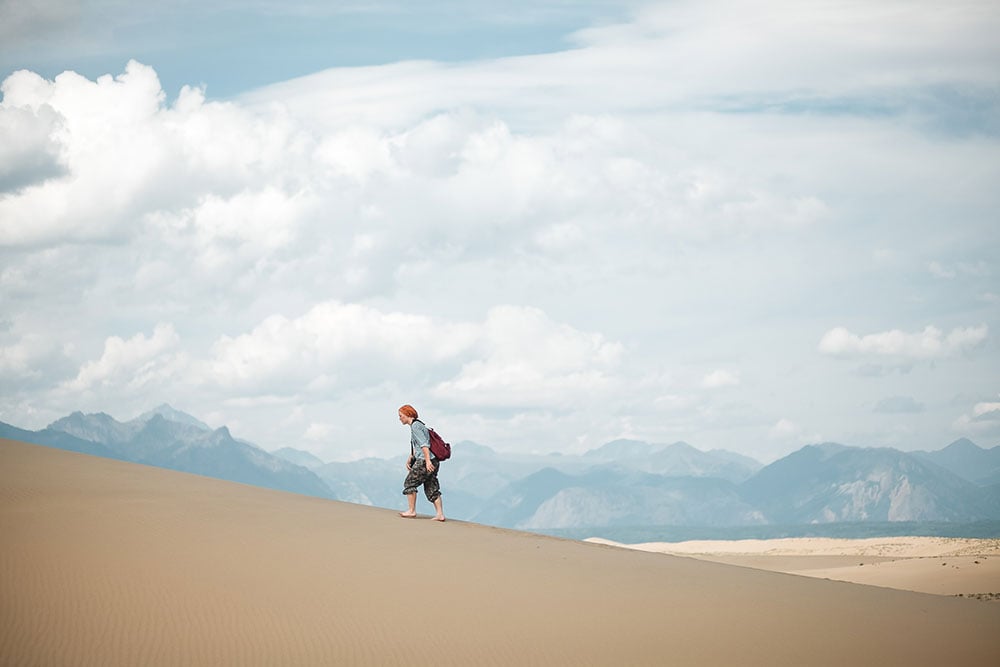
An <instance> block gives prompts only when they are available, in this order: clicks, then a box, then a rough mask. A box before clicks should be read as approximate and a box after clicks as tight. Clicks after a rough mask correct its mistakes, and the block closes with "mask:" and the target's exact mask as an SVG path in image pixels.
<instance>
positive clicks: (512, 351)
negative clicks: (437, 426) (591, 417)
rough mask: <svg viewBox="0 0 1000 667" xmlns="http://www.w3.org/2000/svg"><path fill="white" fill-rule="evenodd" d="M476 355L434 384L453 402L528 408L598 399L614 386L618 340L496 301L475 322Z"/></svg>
mask: <svg viewBox="0 0 1000 667" xmlns="http://www.w3.org/2000/svg"><path fill="white" fill-rule="evenodd" d="M480 331H481V333H480V340H479V342H478V349H479V355H480V356H479V358H476V359H474V360H472V361H470V362H468V363H466V364H465V365H463V367H462V369H461V371H460V372H459V373H458V375H457V376H456V377H454V378H453V379H450V380H446V381H444V382H442V383H440V384H439V385H438V386H437V387H436V388H435V390H434V393H435V395H436V396H438V397H439V398H441V399H442V400H447V401H449V402H452V403H456V404H459V405H471V406H489V405H494V406H506V407H521V408H528V409H537V408H546V407H563V408H565V407H569V406H571V405H572V404H573V403H575V402H578V401H584V402H591V401H594V400H600V398H601V397H603V396H605V395H606V394H607V392H608V391H609V390H610V389H611V388H612V387H614V386H615V385H616V378H615V377H614V373H615V371H616V367H617V364H618V363H619V360H620V358H621V356H622V351H623V350H622V346H621V345H620V344H619V343H615V342H612V341H608V340H605V338H604V337H603V336H601V335H600V334H594V333H586V332H582V331H578V330H576V329H574V328H572V327H570V326H567V325H565V324H558V323H556V322H553V321H552V320H550V319H549V318H548V317H547V316H546V315H545V314H544V313H543V312H542V311H540V310H538V309H535V308H523V307H513V306H500V307H496V308H493V309H491V310H490V312H489V314H488V316H487V318H486V321H485V322H484V323H483V325H482V327H481V330H480Z"/></svg>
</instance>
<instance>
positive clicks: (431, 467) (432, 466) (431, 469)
mask: <svg viewBox="0 0 1000 667" xmlns="http://www.w3.org/2000/svg"><path fill="white" fill-rule="evenodd" d="M427 472H434V464H433V463H431V462H430V461H428V462H427Z"/></svg>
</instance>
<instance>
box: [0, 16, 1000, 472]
mask: <svg viewBox="0 0 1000 667" xmlns="http://www.w3.org/2000/svg"><path fill="white" fill-rule="evenodd" d="M939 4H940V3H933V2H884V1H880V2H873V3H857V2H838V1H831V2H822V3H809V4H803V3H796V2H785V1H778V0H774V1H771V2H763V3H758V4H755V5H753V6H749V5H747V3H737V2H726V1H713V2H663V3H634V4H621V3H610V2H593V3H562V2H560V3H555V2H550V3H546V2H541V3H526V2H525V3H506V4H503V5H497V4H495V3H473V4H471V5H470V4H468V3H465V4H458V3H429V4H428V3H423V4H421V5H420V7H419V10H418V9H414V7H416V5H415V4H414V3H392V2H389V3H332V4H329V3H311V2H301V3H290V4H278V3H269V2H258V3H187V2H176V3H165V4H161V5H158V6H157V8H155V9H150V8H148V7H142V6H139V7H135V6H133V5H132V4H130V3H124V2H92V3H88V2H58V1H53V2H39V3H32V4H31V5H30V6H27V7H24V6H22V5H21V4H15V3H3V4H0V25H2V26H4V27H3V28H0V44H2V45H3V46H2V47H0V78H2V79H3V84H2V93H3V101H2V102H0V137H2V141H0V165H2V166H0V259H2V268H0V311H2V313H3V315H2V317H0V377H3V384H4V386H3V391H2V393H0V420H3V421H6V422H8V423H13V424H16V425H19V426H24V427H29V428H40V427H42V426H44V425H45V424H47V423H49V422H50V421H52V420H54V419H56V418H58V417H60V416H62V415H64V414H66V413H67V412H70V411H73V410H77V409H80V410H84V411H98V410H102V411H106V412H109V413H111V414H112V415H113V416H115V417H117V418H119V419H128V418H130V417H132V416H135V415H137V414H139V413H141V412H143V411H145V410H147V409H149V408H150V407H152V406H154V405H157V404H159V403H162V402H169V403H171V404H173V405H174V406H175V407H177V408H179V409H183V410H186V411H188V412H191V413H192V414H195V415H196V416H198V417H199V418H201V419H203V420H204V421H206V422H208V423H209V424H212V425H215V426H221V425H223V424H226V425H228V426H230V428H231V429H232V430H233V432H234V433H235V434H237V435H238V436H240V437H243V438H246V439H249V440H252V441H255V442H257V443H258V444H260V445H262V446H264V447H265V448H269V449H270V448H277V447H281V446H295V447H299V448H302V449H308V450H310V451H312V452H314V453H316V454H317V455H319V456H320V457H322V458H324V459H327V460H333V459H343V458H354V457H357V456H360V455H380V456H382V455H388V454H392V453H395V452H397V451H398V449H399V446H400V440H401V435H400V434H401V431H400V429H399V425H398V422H397V421H396V420H395V409H396V407H397V406H398V405H399V404H401V403H404V402H407V403H413V404H414V405H416V406H417V407H418V409H420V410H421V411H422V413H423V416H425V417H426V418H427V421H428V422H429V423H431V424H432V425H434V426H436V427H437V428H438V430H440V431H442V432H445V433H447V434H448V435H449V437H450V438H451V439H452V440H461V439H470V440H475V441H477V442H480V443H483V444H487V445H490V446H493V447H495V448H497V449H498V450H501V451H538V452H549V451H565V452H579V451H585V450H586V449H589V448H592V447H596V446H599V445H600V444H603V443H604V442H607V441H609V440H611V439H614V438H618V437H630V438H636V439H642V440H646V441H650V442H661V443H669V442H674V441H677V440H684V441H686V442H689V443H691V444H693V445H695V446H696V447H700V448H703V449H710V448H717V447H721V448H726V449H730V450H734V451H738V452H742V453H745V454H748V455H751V456H755V457H757V458H759V459H761V460H764V461H767V460H771V459H773V458H776V457H778V456H781V455H784V454H786V453H788V452H790V451H793V450H795V449H797V448H798V447H801V446H802V445H804V444H808V443H811V442H819V441H825V440H830V441H838V442H843V443H846V444H852V445H862V446H893V447H898V448H900V449H904V450H912V449H937V448H940V447H942V446H944V445H946V444H948V443H949V442H951V441H952V440H954V439H956V438H959V437H970V438H972V439H973V440H974V441H976V442H978V443H979V444H981V445H983V446H993V445H996V444H1000V382H998V380H997V378H1000V346H998V342H997V332H998V331H1000V280H998V270H1000V267H998V265H997V260H996V257H997V256H998V254H1000V233H998V229H1000V225H998V211H1000V193H998V190H997V188H996V185H995V184H996V183H998V182H1000V125H998V119H1000V92H998V91H1000V66H998V65H1000V47H998V46H997V45H996V44H995V41H996V40H995V39H994V38H993V36H994V35H995V34H996V32H997V29H998V28H1000V12H998V10H997V9H996V8H995V6H994V5H993V4H992V3H989V2H961V3H955V4H950V5H948V6H947V7H941V6H939ZM404 435H405V434H404ZM403 440H404V442H403V446H405V438H404V439H403Z"/></svg>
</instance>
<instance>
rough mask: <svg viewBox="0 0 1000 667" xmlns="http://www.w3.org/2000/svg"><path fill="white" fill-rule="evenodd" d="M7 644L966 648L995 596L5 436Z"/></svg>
mask: <svg viewBox="0 0 1000 667" xmlns="http://www.w3.org/2000/svg"><path fill="white" fill-rule="evenodd" d="M0 535H2V536H3V537H2V540H3V542H2V546H0V664H3V665H5V666H6V665H102V666H103V665H185V666H186V665H258V664H261V665H263V664H267V665H737V664H738V665H748V664H751V665H860V664H879V665H904V664H905V665H945V664H947V665H965V664H968V665H973V664H991V665H992V664H998V663H1000V632H998V629H1000V605H998V604H989V603H981V602H975V601H969V600H962V599H957V598H949V597H939V596H932V595H925V594H920V593H913V592H908V591H896V590H889V589H878V588H872V587H869V586H858V585H853V584H846V583H841V582H836V581H826V580H823V579H813V578H804V577H796V576H788V575H786V574H780V573H774V572H767V571H762V570H754V569H747V568H741V567H732V566H730V565H725V564H719V563H714V562H706V561H701V560H696V559H692V558H681V557H674V556H664V555H661V554H649V553H642V552H638V551H632V550H625V549H617V548H610V547H607V546H603V545H595V544H587V543H583V542H576V541H570V540H559V539H554V538H549V537H544V536H539V535H534V534H527V533H519V532H515V531H509V530H502V529H497V528H491V527H487V526H480V525H475V524H468V523H463V522H458V521H451V522H448V523H444V524H437V523H435V522H432V521H430V520H416V521H413V520H403V519H400V518H399V517H398V516H397V515H396V513H395V512H393V511H389V510H382V509H375V508H369V507H362V506H357V505H349V504H346V503H338V502H332V501H327V500H322V499H318V498H311V497H306V496H298V495H295V494H289V493H282V492H277V491H269V490H265V489H260V488H255V487H250V486H244V485H240V484H234V483H229V482H222V481H219V480H214V479H208V478H204V477H199V476H196V475H188V474H183V473H177V472H172V471H167V470H161V469H157V468H151V467H146V466H140V465H135V464H130V463H123V462H120V461H113V460H108V459H100V458H94V457H90V456H85V455H81V454H74V453H71V452H63V451H58V450H54V449H47V448H44V447H38V446H34V445H25V444H21V443H15V442H11V441H3V440H0Z"/></svg>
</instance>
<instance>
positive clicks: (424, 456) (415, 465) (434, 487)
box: [399, 405, 444, 521]
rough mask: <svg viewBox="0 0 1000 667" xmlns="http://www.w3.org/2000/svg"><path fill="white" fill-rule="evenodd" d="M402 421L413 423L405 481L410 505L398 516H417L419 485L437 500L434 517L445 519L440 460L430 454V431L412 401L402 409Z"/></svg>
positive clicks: (433, 500) (400, 418)
mask: <svg viewBox="0 0 1000 667" xmlns="http://www.w3.org/2000/svg"><path fill="white" fill-rule="evenodd" d="M399 421H400V423H401V424H403V425H404V426H409V427H410V458H409V459H407V461H406V479H405V480H404V481H403V495H404V496H406V502H407V504H408V505H409V507H408V509H407V510H406V511H405V512H400V513H399V516H402V517H406V518H407V519H412V518H413V517H415V516H417V489H419V488H420V487H421V485H422V486H423V487H424V495H425V496H427V500H429V501H431V502H432V503H434V509H435V510H437V514H436V515H435V516H434V520H435V521H444V509H443V508H442V505H441V485H440V484H439V483H438V469H439V468H440V467H441V462H440V461H438V460H437V457H435V456H434V455H433V454H431V434H430V433H428V432H427V427H426V426H425V425H424V423H423V422H422V421H420V420H419V419H417V411H416V410H415V409H414V408H413V406H412V405H404V406H403V407H401V408H400V409H399Z"/></svg>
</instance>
